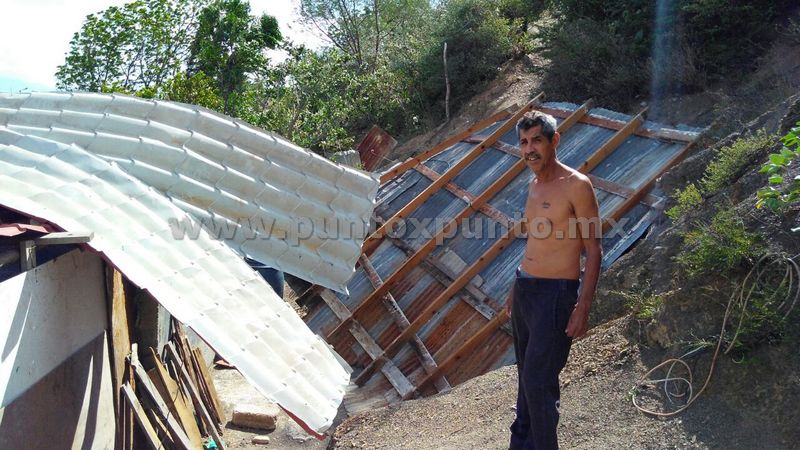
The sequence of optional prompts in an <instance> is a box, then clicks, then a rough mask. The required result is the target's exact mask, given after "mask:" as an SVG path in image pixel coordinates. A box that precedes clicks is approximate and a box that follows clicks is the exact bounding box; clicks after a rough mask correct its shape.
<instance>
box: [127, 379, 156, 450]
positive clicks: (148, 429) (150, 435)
mask: <svg viewBox="0 0 800 450" xmlns="http://www.w3.org/2000/svg"><path fill="white" fill-rule="evenodd" d="M122 397H123V398H124V399H125V402H126V403H127V405H128V407H129V408H130V409H131V411H132V413H133V416H134V417H135V418H136V422H138V423H139V426H140V427H141V428H142V431H143V432H144V435H145V436H146V437H147V443H148V444H149V445H150V448H153V449H156V450H160V449H163V448H164V445H163V444H162V443H161V440H160V439H159V438H158V434H157V433H156V430H155V429H153V425H152V424H151V423H150V419H148V418H147V414H145V412H144V408H143V407H142V404H141V403H139V399H137V398H136V395H135V394H134V393H133V389H131V387H130V386H129V385H127V384H125V385H123V386H122ZM131 448H132V447H131Z"/></svg>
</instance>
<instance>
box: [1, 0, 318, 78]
mask: <svg viewBox="0 0 800 450" xmlns="http://www.w3.org/2000/svg"><path fill="white" fill-rule="evenodd" d="M129 1H132V0H73V1H68V2H67V1H64V0H3V2H2V6H0V10H1V11H2V17H3V19H4V20H3V25H2V26H0V92H19V91H20V90H22V89H26V91H25V92H28V91H51V90H54V89H55V86H56V80H55V72H56V68H57V66H59V65H61V64H63V63H64V56H65V54H66V53H67V51H68V50H69V41H70V39H72V35H73V34H74V33H75V32H77V31H79V30H80V28H81V24H82V23H83V20H84V19H85V18H86V16H87V15H89V14H92V13H97V12H100V11H103V10H104V9H106V8H108V7H109V6H121V5H123V4H125V3H128V2H129ZM298 4H299V1H298V0H250V8H251V12H252V14H253V15H261V14H262V13H264V12H266V13H268V14H270V15H272V16H275V18H277V19H278V23H279V25H280V27H281V33H282V34H283V35H284V37H288V38H289V39H291V40H292V41H293V42H295V43H296V44H306V45H307V46H308V47H311V48H316V47H318V46H319V45H320V43H321V39H320V38H319V37H317V36H315V35H313V34H312V33H310V32H309V31H308V30H307V29H306V28H305V27H304V26H303V25H301V24H299V23H297V17H298V13H297V5H298ZM270 56H271V58H272V59H273V60H274V59H276V57H278V55H274V54H273V55H270Z"/></svg>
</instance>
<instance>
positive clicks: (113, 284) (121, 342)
mask: <svg viewBox="0 0 800 450" xmlns="http://www.w3.org/2000/svg"><path fill="white" fill-rule="evenodd" d="M105 282H106V298H107V299H108V329H109V330H110V333H109V334H110V336H109V337H110V340H111V348H110V349H109V350H110V358H111V376H112V379H111V384H112V387H113V390H114V393H115V395H114V413H115V414H116V417H117V422H118V423H119V424H120V426H118V427H117V442H118V443H119V446H118V448H121V447H122V446H123V445H124V443H125V442H126V439H125V436H124V433H125V430H126V429H127V427H126V421H127V422H128V423H131V422H133V411H132V410H131V409H130V408H126V407H124V405H125V401H124V399H123V398H122V384H123V383H124V382H125V372H126V370H127V361H126V360H127V357H128V353H129V350H130V348H131V339H130V336H131V328H130V323H132V319H131V317H132V314H131V308H130V306H131V305H130V303H129V302H128V301H127V296H126V292H125V285H124V283H123V278H122V273H120V272H119V271H118V270H116V269H115V268H113V267H111V266H109V265H106V266H105Z"/></svg>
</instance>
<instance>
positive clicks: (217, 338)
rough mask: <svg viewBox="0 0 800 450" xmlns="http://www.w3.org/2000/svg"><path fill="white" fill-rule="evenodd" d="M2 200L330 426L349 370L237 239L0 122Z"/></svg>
mask: <svg viewBox="0 0 800 450" xmlns="http://www.w3.org/2000/svg"><path fill="white" fill-rule="evenodd" d="M0 204H2V205H4V206H6V207H9V208H11V209H15V210H18V211H20V212H23V213H25V214H28V215H31V216H34V217H38V218H40V219H44V220H46V221H48V222H52V223H54V224H56V225H58V226H60V227H62V228H64V229H65V230H68V231H92V232H93V233H94V238H93V239H92V240H91V242H90V243H89V245H91V246H92V247H93V248H94V249H96V250H97V251H100V252H102V253H103V254H104V255H105V256H106V257H107V258H108V259H109V260H110V261H111V263H113V264H114V265H115V266H116V267H118V268H119V269H120V270H121V271H122V272H123V273H125V275H126V276H127V277H128V278H129V279H130V280H131V281H132V282H134V283H135V284H137V285H138V286H140V287H142V288H145V289H147V290H148V291H149V292H150V293H151V294H152V295H153V296H154V297H155V298H156V299H158V301H159V302H160V303H161V304H163V305H164V306H165V307H166V308H167V310H169V312H170V313H172V314H173V315H174V316H175V317H177V318H178V319H179V320H181V321H182V322H184V323H186V324H187V325H189V326H190V327H192V328H193V329H194V330H195V331H196V332H197V333H198V334H199V335H200V336H202V337H203V339H205V340H206V341H207V342H208V343H209V344H211V345H212V346H213V347H214V348H215V349H216V350H217V351H218V352H219V353H220V354H221V355H222V356H224V357H225V358H226V359H227V360H229V361H231V362H232V363H233V364H235V365H236V367H237V368H238V369H239V370H240V371H241V372H242V374H243V375H244V376H245V377H246V378H247V379H249V380H250V382H251V383H253V384H254V385H255V386H256V387H258V389H259V390H260V391H261V392H262V393H263V394H264V395H266V396H267V397H269V398H271V399H273V400H274V401H276V402H277V403H279V404H280V405H281V406H282V407H284V408H285V409H287V410H288V411H290V412H292V413H293V414H294V415H295V416H297V417H298V418H299V419H300V420H301V421H303V422H305V424H306V425H308V426H309V427H310V428H311V429H314V430H317V431H322V430H324V429H326V428H328V427H329V426H330V425H331V423H332V421H333V418H334V416H335V415H336V411H337V408H338V406H339V403H340V402H341V400H342V397H343V395H344V386H345V385H346V384H347V383H348V380H349V374H348V373H347V372H346V371H345V369H344V368H343V367H342V366H341V365H340V364H339V362H338V361H337V359H336V357H335V356H334V354H333V353H332V352H331V351H330V349H329V348H328V347H327V345H326V344H325V343H324V342H322V341H321V339H320V338H318V337H317V336H316V335H314V334H312V333H311V331H310V330H309V329H308V327H307V326H306V325H305V324H304V323H303V321H302V320H301V319H300V318H299V317H298V316H297V314H296V313H295V312H294V310H292V308H290V307H289V306H287V304H286V303H285V302H283V300H281V299H280V298H278V296H277V295H275V293H274V292H273V291H272V289H271V288H270V287H269V285H268V284H267V283H266V282H265V281H264V280H263V279H262V278H261V277H260V276H259V275H258V274H257V273H256V272H254V271H253V270H252V269H250V267H249V266H248V265H247V263H245V262H244V261H243V260H242V259H241V258H240V257H239V256H238V255H237V254H236V253H235V252H234V251H233V250H231V248H230V247H228V246H227V245H225V244H223V243H222V242H220V241H218V240H215V239H212V237H211V236H210V235H209V234H208V233H206V232H204V231H201V232H200V233H199V234H198V236H197V239H184V240H177V239H174V238H173V236H172V230H171V227H170V224H169V220H170V219H171V218H179V219H185V220H189V221H192V220H193V219H192V218H191V217H190V216H189V215H188V214H187V213H185V212H184V211H182V210H181V209H179V208H178V207H177V206H175V205H174V204H173V203H171V202H170V201H169V200H168V199H167V198H166V197H164V196H163V195H162V194H161V193H159V192H158V191H157V190H155V189H153V188H151V187H148V186H146V185H145V184H143V183H142V182H141V181H139V180H138V179H136V178H134V177H132V176H130V175H128V174H126V173H125V172H123V171H122V170H120V169H119V168H118V167H116V166H115V165H113V164H111V163H109V162H107V161H105V160H103V159H101V158H99V157H96V156H94V155H92V154H90V153H89V152H87V151H85V150H83V149H81V148H80V147H79V146H77V145H65V144H62V143H57V142H53V141H49V140H46V139H41V138H38V137H33V136H25V135H21V134H18V133H16V132H13V131H10V130H8V129H7V128H4V127H2V126H0Z"/></svg>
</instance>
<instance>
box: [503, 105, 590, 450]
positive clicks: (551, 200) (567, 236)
mask: <svg viewBox="0 0 800 450" xmlns="http://www.w3.org/2000/svg"><path fill="white" fill-rule="evenodd" d="M517 133H518V136H519V147H520V151H521V153H522V157H523V158H524V159H525V162H526V164H527V165H528V167H529V168H530V169H531V170H532V171H533V172H534V174H535V175H536V176H535V177H534V180H533V181H532V182H531V184H530V188H529V190H528V200H527V203H526V205H525V221H526V224H527V234H528V237H527V245H526V247H525V257H524V258H523V260H522V264H521V265H520V267H519V269H517V277H516V280H515V282H514V286H513V287H512V289H511V294H510V295H509V299H508V301H507V302H506V308H507V312H510V315H511V324H512V329H513V332H514V350H515V353H516V357H517V371H518V374H519V391H518V394H517V417H516V420H514V423H513V424H512V425H511V444H510V447H509V448H511V449H536V450H542V449H555V448H558V440H557V435H556V426H557V425H558V416H559V407H560V391H559V385H558V374H559V373H560V372H561V369H563V368H564V365H565V364H566V362H567V356H568V355H569V349H570V346H571V345H572V339H573V338H579V337H581V336H583V335H584V334H585V333H586V330H587V328H588V319H589V308H590V307H591V304H592V300H593V298H594V293H595V289H596V287H597V279H598V277H599V275H600V258H601V254H602V248H601V246H600V240H599V237H600V235H601V225H600V224H601V222H600V220H599V214H598V208H597V199H596V198H595V195H594V190H593V188H592V183H591V182H590V181H589V179H588V178H587V177H586V176H585V175H583V174H581V173H580V172H578V171H576V170H574V169H572V168H570V167H567V166H565V165H564V164H562V163H561V162H560V161H559V160H558V158H556V148H557V147H558V143H559V140H560V138H561V136H560V135H559V134H558V132H557V131H556V121H555V119H554V118H553V117H552V116H549V115H547V114H543V113H541V112H538V111H537V112H529V113H527V114H525V116H524V117H522V119H520V120H519V122H518V123H517ZM584 250H585V252H586V267H585V273H584V276H583V283H582V284H580V281H579V278H580V272H581V267H580V260H581V252H582V251H584ZM579 285H580V286H581V288H580V294H578V287H579ZM512 305H513V306H512ZM509 310H510V311H509Z"/></svg>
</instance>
